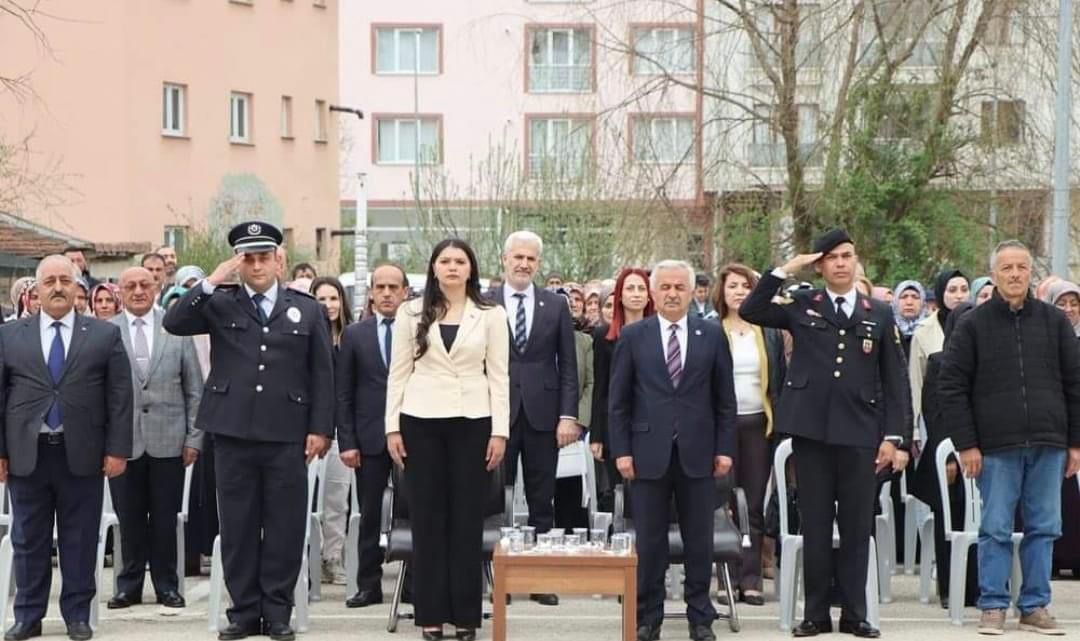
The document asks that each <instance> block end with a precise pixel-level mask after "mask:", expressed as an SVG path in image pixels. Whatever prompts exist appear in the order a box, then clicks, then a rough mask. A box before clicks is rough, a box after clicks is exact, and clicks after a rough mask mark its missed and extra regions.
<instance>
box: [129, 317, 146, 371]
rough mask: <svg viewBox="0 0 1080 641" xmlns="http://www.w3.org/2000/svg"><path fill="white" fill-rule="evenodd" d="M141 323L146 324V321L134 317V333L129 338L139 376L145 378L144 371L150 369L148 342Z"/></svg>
mask: <svg viewBox="0 0 1080 641" xmlns="http://www.w3.org/2000/svg"><path fill="white" fill-rule="evenodd" d="M143 325H146V321H144V320H143V319H141V318H136V319H135V335H134V336H133V337H132V338H131V346H132V347H133V348H134V350H135V365H137V366H138V368H139V377H140V378H142V379H143V380H145V379H146V373H147V371H148V370H149V369H150V343H149V342H147V340H146V332H145V331H143Z"/></svg>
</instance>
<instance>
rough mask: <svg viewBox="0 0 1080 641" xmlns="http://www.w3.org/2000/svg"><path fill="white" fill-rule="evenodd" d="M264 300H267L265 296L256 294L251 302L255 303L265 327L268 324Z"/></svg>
mask: <svg viewBox="0 0 1080 641" xmlns="http://www.w3.org/2000/svg"><path fill="white" fill-rule="evenodd" d="M264 300H266V296H263V295H262V294H255V295H254V296H252V297H251V301H252V302H253V303H255V309H256V311H258V313H259V321H260V322H262V324H263V325H265V324H266V322H267V317H266V310H265V309H263V306H262V302H263V301H264Z"/></svg>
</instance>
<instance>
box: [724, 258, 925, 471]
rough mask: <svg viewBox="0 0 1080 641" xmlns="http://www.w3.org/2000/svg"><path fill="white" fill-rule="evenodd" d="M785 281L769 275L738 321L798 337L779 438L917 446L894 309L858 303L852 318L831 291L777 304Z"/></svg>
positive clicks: (782, 406) (811, 292) (779, 418)
mask: <svg viewBox="0 0 1080 641" xmlns="http://www.w3.org/2000/svg"><path fill="white" fill-rule="evenodd" d="M782 284H783V280H781V279H780V278H777V277H776V276H775V275H773V274H772V273H766V274H765V275H764V276H762V277H761V281H760V282H759V283H758V285H757V287H755V288H754V290H753V291H752V292H750V295H749V296H747V297H746V300H744V301H743V303H742V305H741V306H740V307H739V315H740V316H742V317H743V318H744V319H746V320H747V321H749V322H751V323H754V324H756V325H762V326H764V327H775V328H777V329H786V330H788V331H789V332H791V337H792V341H793V343H794V348H793V350H792V354H791V363H790V364H789V365H788V370H787V381H785V383H784V391H783V394H782V399H783V400H781V402H780V403H779V407H778V408H777V412H776V431H777V432H779V433H781V434H787V435H792V436H802V437H804V438H809V439H813V440H815V441H822V442H825V443H829V444H834V445H846V446H853V447H867V448H875V449H876V448H877V447H878V445H880V444H881V440H882V438H883V437H884V436H886V435H897V436H903V437H904V443H905V445H904V448H905V449H906V448H907V447H908V444H910V442H911V429H912V425H913V420H914V419H913V418H912V411H911V393H910V391H909V390H910V387H909V382H908V377H907V364H906V362H905V359H904V352H903V348H902V346H901V344H900V334H899V332H898V331H897V329H896V322H895V320H894V318H893V313H892V309H891V308H890V307H889V306H888V305H887V304H885V303H883V302H881V301H877V300H872V299H870V298H866V297H865V296H863V295H862V294H859V295H858V296H857V299H856V301H855V305H854V311H853V312H852V313H851V315H850V316H849V317H848V318H846V319H841V318H839V317H838V316H837V314H836V309H835V308H834V307H833V304H832V300H831V299H830V298H829V296H828V294H827V293H826V292H825V291H824V290H820V289H818V290H802V291H797V292H794V293H793V294H792V297H791V299H789V300H790V302H784V303H781V302H774V301H773V297H774V296H776V295H777V293H778V292H779V289H780V286H781V285H782Z"/></svg>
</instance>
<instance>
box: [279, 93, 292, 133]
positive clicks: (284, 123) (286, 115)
mask: <svg viewBox="0 0 1080 641" xmlns="http://www.w3.org/2000/svg"><path fill="white" fill-rule="evenodd" d="M281 137H282V138H287V139H290V140H291V139H292V137H293V128H292V96H282V97H281Z"/></svg>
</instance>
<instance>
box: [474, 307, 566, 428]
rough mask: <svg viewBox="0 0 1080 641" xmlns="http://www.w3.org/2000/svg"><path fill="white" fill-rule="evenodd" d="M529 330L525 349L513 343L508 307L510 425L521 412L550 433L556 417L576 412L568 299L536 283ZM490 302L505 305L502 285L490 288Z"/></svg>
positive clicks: (512, 316) (513, 313)
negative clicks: (537, 285) (520, 348)
mask: <svg viewBox="0 0 1080 641" xmlns="http://www.w3.org/2000/svg"><path fill="white" fill-rule="evenodd" d="M534 291H535V293H536V297H535V301H536V303H535V306H534V307H533V322H532V331H531V332H529V340H528V342H527V343H526V344H525V350H524V351H518V349H517V348H516V347H515V346H514V332H513V326H514V319H515V317H516V314H517V309H516V308H515V309H508V310H506V317H507V320H508V322H509V323H510V328H511V331H510V425H513V424H514V423H515V422H516V421H517V419H518V415H519V413H520V412H525V416H526V417H527V418H528V419H529V424H530V425H532V427H533V429H536V430H540V431H543V432H552V431H554V430H555V427H556V426H557V425H558V423H559V417H560V416H573V417H575V418H576V417H577V413H578V380H577V378H578V377H577V348H576V347H575V345H574V320H573V318H571V316H570V307H569V306H568V305H567V304H566V299H565V298H563V297H562V296H559V295H558V294H554V293H552V292H549V291H547V290H546V289H541V288H539V287H536V288H535V290H534ZM488 296H489V297H490V298H491V300H492V302H494V303H495V304H497V305H499V306H502V305H503V302H504V300H503V288H502V287H498V288H495V289H492V290H490V291H489V292H488Z"/></svg>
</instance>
